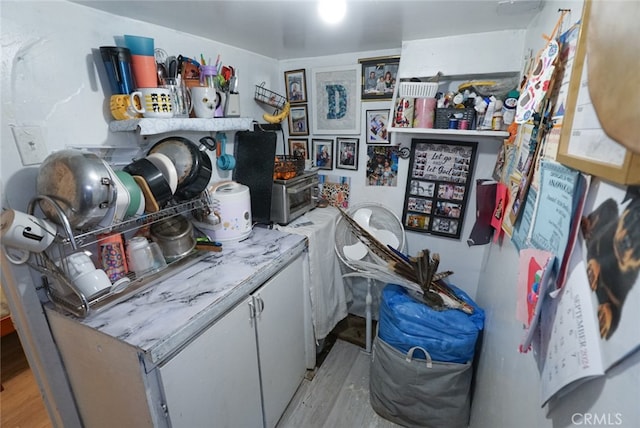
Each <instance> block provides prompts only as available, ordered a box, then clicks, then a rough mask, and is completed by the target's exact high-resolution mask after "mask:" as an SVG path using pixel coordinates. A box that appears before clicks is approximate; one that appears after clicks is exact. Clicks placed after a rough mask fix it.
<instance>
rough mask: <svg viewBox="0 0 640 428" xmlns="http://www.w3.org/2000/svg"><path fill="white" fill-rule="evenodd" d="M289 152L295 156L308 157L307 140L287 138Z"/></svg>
mask: <svg viewBox="0 0 640 428" xmlns="http://www.w3.org/2000/svg"><path fill="white" fill-rule="evenodd" d="M289 153H290V154H291V155H292V156H294V157H297V158H303V159H309V140H308V139H306V138H289Z"/></svg>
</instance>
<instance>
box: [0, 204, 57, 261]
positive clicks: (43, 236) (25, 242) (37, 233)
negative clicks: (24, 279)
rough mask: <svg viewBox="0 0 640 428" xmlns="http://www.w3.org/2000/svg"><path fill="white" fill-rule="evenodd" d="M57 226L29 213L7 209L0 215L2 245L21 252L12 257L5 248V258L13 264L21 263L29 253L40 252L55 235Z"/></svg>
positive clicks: (27, 257)
mask: <svg viewBox="0 0 640 428" xmlns="http://www.w3.org/2000/svg"><path fill="white" fill-rule="evenodd" d="M56 232H57V228H56V226H55V225H54V224H53V223H50V222H48V221H47V220H44V219H41V218H37V217H35V216H32V215H30V214H27V213H24V212H21V211H16V210H12V209H8V210H6V211H3V212H2V215H1V216H0V238H1V239H2V245H3V247H6V248H13V249H16V250H21V251H19V252H20V253H22V254H21V255H20V256H19V257H17V258H14V256H12V255H10V254H9V252H8V251H6V250H5V255H6V256H7V259H8V260H9V261H10V262H11V263H13V264H22V263H25V262H26V261H27V260H28V259H29V253H30V252H31V253H41V252H43V251H44V250H46V249H47V248H48V247H49V245H51V243H53V241H54V239H55V237H56Z"/></svg>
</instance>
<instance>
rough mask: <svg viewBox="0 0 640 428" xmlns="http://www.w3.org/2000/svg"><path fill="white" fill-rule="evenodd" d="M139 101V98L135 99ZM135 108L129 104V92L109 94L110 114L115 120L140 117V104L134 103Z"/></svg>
mask: <svg viewBox="0 0 640 428" xmlns="http://www.w3.org/2000/svg"><path fill="white" fill-rule="evenodd" d="M136 101H137V102H138V103H139V102H140V99H139V98H138V99H136ZM136 107H137V109H136V108H134V107H133V106H132V105H131V97H130V96H129V94H116V95H111V99H110V100H109V108H110V109H111V115H112V116H113V118H114V119H116V120H127V119H136V118H139V117H142V114H141V113H138V111H139V110H141V106H140V104H137V105H136Z"/></svg>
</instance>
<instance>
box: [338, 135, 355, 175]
mask: <svg viewBox="0 0 640 428" xmlns="http://www.w3.org/2000/svg"><path fill="white" fill-rule="evenodd" d="M359 142H360V139H359V138H342V137H338V138H337V139H336V144H337V146H338V158H337V160H336V168H340V169H353V170H357V169H358V143H359Z"/></svg>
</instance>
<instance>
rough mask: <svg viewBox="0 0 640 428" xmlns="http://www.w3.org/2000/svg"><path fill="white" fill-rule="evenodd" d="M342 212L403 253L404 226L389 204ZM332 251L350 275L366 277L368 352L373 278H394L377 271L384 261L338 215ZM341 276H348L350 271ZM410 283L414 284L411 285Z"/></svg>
mask: <svg viewBox="0 0 640 428" xmlns="http://www.w3.org/2000/svg"><path fill="white" fill-rule="evenodd" d="M346 213H347V214H348V215H349V217H351V218H352V219H353V220H354V221H355V222H356V223H358V224H359V225H360V226H361V227H362V229H364V230H365V231H366V232H368V233H369V234H370V235H371V236H373V237H374V238H375V239H376V240H377V241H379V242H380V243H382V244H383V245H385V246H388V247H390V248H392V251H393V250H396V251H399V252H402V253H404V251H405V240H406V236H405V232H404V227H403V226H402V222H401V221H400V219H399V218H398V217H397V216H396V215H395V214H394V213H393V212H392V211H391V210H390V209H389V208H387V207H385V206H383V205H381V204H377V203H373V202H367V203H361V204H357V205H355V206H353V207H351V208H349V210H348V211H347V212H346ZM335 251H336V254H337V255H338V258H340V261H342V263H344V264H345V265H346V266H347V267H349V268H350V269H352V270H353V271H355V273H354V274H353V276H364V277H366V278H367V297H366V301H365V303H366V351H367V352H371V330H372V328H371V325H372V316H371V303H372V296H371V287H372V284H373V280H386V279H389V281H387V282H397V281H395V278H393V279H391V277H389V278H385V275H384V274H383V273H382V272H380V265H381V264H383V265H386V263H385V262H384V261H382V260H381V259H380V258H379V257H378V256H376V255H375V254H374V253H373V252H372V251H371V250H370V249H369V247H368V246H367V245H365V244H364V243H363V242H362V241H361V240H360V239H359V238H358V236H357V235H356V234H355V233H354V232H353V228H352V226H351V225H350V223H349V222H348V221H347V220H346V219H345V218H344V217H342V216H341V217H340V218H339V219H338V221H337V223H336V232H335ZM345 276H350V274H346V275H345ZM413 287H416V286H415V285H413Z"/></svg>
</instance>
